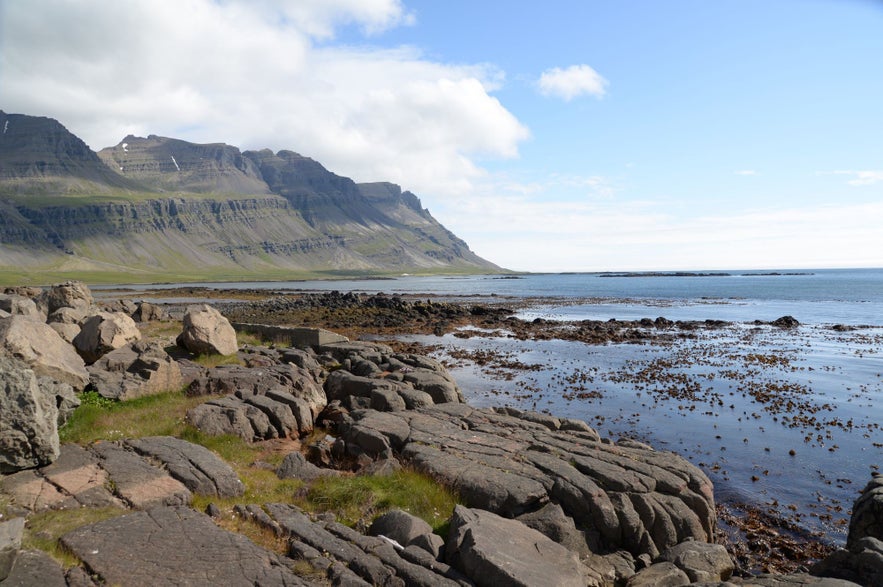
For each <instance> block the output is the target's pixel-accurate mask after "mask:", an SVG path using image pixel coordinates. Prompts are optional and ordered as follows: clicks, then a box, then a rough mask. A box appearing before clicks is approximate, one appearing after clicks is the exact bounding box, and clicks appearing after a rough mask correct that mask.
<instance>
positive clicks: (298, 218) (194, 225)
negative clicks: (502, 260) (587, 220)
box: [0, 113, 499, 278]
mask: <svg viewBox="0 0 883 587" xmlns="http://www.w3.org/2000/svg"><path fill="white" fill-rule="evenodd" d="M0 114H2V117H0V133H2V132H3V131H4V130H5V131H6V133H7V134H8V135H9V136H5V135H3V134H0V272H2V271H4V267H5V268H6V269H9V268H10V267H12V266H17V267H16V269H18V270H24V271H26V270H28V269H29V268H30V266H31V265H33V268H34V270H37V269H38V268H39V267H47V266H53V267H69V268H72V269H73V270H84V268H86V269H88V270H90V271H99V272H100V271H104V270H107V271H113V272H117V273H119V272H123V273H126V272H130V273H132V274H133V275H151V276H155V275H163V274H173V275H175V276H180V275H182V274H183V275H192V276H193V277H194V278H197V277H200V278H210V277H211V276H212V275H237V276H254V277H259V276H260V275H262V274H274V275H278V273H279V272H280V271H310V272H318V271H344V272H345V271H359V272H366V271H368V272H370V271H402V272H413V271H419V270H430V271H432V270H452V269H453V270H467V271H475V270H484V271H496V270H499V268H498V267H497V266H495V265H493V264H492V263H489V262H488V261H485V260H484V259H481V258H480V257H478V256H477V255H475V254H474V253H473V252H472V251H470V250H469V247H468V246H467V245H466V243H464V242H463V241H462V240H460V239H458V238H457V237H456V236H455V235H453V234H452V233H451V232H450V231H448V230H447V229H446V228H444V227H443V226H442V225H441V224H439V223H438V222H437V221H436V220H435V219H434V218H433V217H432V216H431V215H430V214H429V212H428V211H427V210H425V209H423V207H422V206H421V204H420V200H419V199H418V198H417V197H416V196H415V195H414V194H411V193H410V192H403V191H402V190H401V188H400V187H399V186H397V185H394V184H389V183H376V184H361V185H357V184H356V183H355V182H353V181H352V180H351V179H349V178H346V177H342V176H339V175H336V174H334V173H331V172H330V171H328V170H327V169H325V168H324V167H323V166H322V165H321V164H319V163H318V162H316V161H314V160H312V159H310V158H308V157H303V156H301V155H298V154H297V153H294V152H292V151H279V152H278V153H272V152H271V151H269V150H263V151H246V152H244V153H242V152H240V151H239V149H237V148H236V147H233V146H230V145H225V144H221V143H217V144H207V145H197V144H193V143H188V142H186V141H181V140H177V139H170V138H165V137H157V136H154V135H151V136H149V137H147V138H139V137H134V136H128V137H126V138H125V139H124V140H122V141H121V142H120V143H119V144H118V145H116V146H114V147H109V148H107V149H103V150H102V151H101V152H100V154H96V153H94V152H93V151H91V150H90V149H89V148H88V146H86V145H85V143H83V142H82V141H81V140H80V139H78V138H77V137H75V136H74V135H72V134H71V133H70V132H68V131H67V129H65V128H64V127H63V126H62V125H60V124H59V123H58V122H56V121H54V120H52V119H48V118H36V117H30V116H23V115H6V114H3V113H0ZM7 122H8V124H6V123H7ZM13 129H16V130H13ZM4 137H5V138H4ZM22 266H24V267H22Z"/></svg>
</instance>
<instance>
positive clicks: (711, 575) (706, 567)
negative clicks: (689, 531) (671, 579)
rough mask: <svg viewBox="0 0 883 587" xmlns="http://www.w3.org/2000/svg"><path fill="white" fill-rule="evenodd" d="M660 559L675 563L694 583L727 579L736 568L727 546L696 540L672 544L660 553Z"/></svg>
mask: <svg viewBox="0 0 883 587" xmlns="http://www.w3.org/2000/svg"><path fill="white" fill-rule="evenodd" d="M659 560H662V561H667V562H670V563H673V564H674V565H675V566H676V567H677V568H679V569H681V570H682V571H684V572H685V573H686V574H687V577H689V579H690V581H692V582H694V583H698V582H711V581H726V580H728V579H729V578H730V577H731V576H732V575H733V570H734V569H735V565H734V564H733V559H732V558H731V557H730V555H729V553H727V549H726V548H724V547H723V546H721V545H720V544H708V543H706V542H697V541H695V540H690V541H687V542H682V543H680V544H677V545H675V546H672V547H671V548H669V549H667V550H666V551H665V552H663V553H662V555H660V557H659Z"/></svg>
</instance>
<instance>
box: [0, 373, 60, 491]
mask: <svg viewBox="0 0 883 587" xmlns="http://www.w3.org/2000/svg"><path fill="white" fill-rule="evenodd" d="M60 450H61V447H60V445H59V441H58V408H57V407H56V405H55V396H54V395H53V394H51V393H48V392H46V391H44V390H43V389H41V388H40V386H39V385H38V382H37V376H36V375H35V374H34V372H33V371H32V370H31V369H28V368H27V366H26V365H25V364H23V363H22V362H21V361H18V360H14V359H10V358H7V357H4V356H0V473H4V474H6V473H13V472H15V471H20V470H22V469H30V468H33V467H39V466H42V465H48V464H49V463H51V462H52V461H54V460H55V459H56V458H58V455H59V452H60Z"/></svg>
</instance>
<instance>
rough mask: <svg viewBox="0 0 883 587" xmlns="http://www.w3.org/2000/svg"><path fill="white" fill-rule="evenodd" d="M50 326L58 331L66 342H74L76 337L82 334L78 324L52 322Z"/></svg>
mask: <svg viewBox="0 0 883 587" xmlns="http://www.w3.org/2000/svg"><path fill="white" fill-rule="evenodd" d="M49 327H50V328H51V329H52V330H54V331H55V332H57V333H58V336H60V337H61V338H62V339H64V341H65V342H69V343H71V344H74V339H75V338H76V337H77V335H78V334H80V330H81V329H80V327H79V326H78V325H76V324H62V323H61V322H50V323H49Z"/></svg>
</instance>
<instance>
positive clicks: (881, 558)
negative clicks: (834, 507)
mask: <svg viewBox="0 0 883 587" xmlns="http://www.w3.org/2000/svg"><path fill="white" fill-rule="evenodd" d="M812 573H813V575H817V576H820V577H833V578H837V579H844V580H848V581H855V582H856V583H860V584H862V585H865V586H866V587H883V475H881V474H880V473H874V475H873V478H872V479H871V481H870V482H869V483H868V484H867V486H866V487H865V488H864V491H863V492H862V495H861V496H860V497H859V498H858V499H857V500H856V501H855V504H854V505H853V508H852V517H851V518H850V522H849V536H848V537H847V539H846V549H841V550H838V551H836V552H834V553H833V554H832V555H831V556H829V557H828V558H826V559H825V560H823V561H821V562H820V563H819V564H817V565H816V566H815V567H813V569H812Z"/></svg>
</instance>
